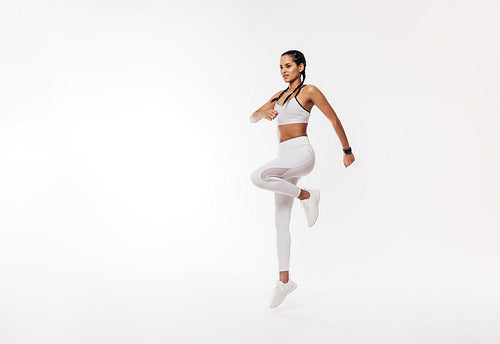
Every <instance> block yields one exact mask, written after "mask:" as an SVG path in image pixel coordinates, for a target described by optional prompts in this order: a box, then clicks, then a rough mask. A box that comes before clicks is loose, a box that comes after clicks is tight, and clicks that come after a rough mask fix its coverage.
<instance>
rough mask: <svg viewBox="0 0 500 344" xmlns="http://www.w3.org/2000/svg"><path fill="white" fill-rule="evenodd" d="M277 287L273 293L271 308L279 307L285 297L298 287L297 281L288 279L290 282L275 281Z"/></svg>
mask: <svg viewBox="0 0 500 344" xmlns="http://www.w3.org/2000/svg"><path fill="white" fill-rule="evenodd" d="M273 282H274V284H275V287H274V289H273V292H272V293H271V297H270V302H269V308H276V307H278V306H279V305H280V304H281V303H282V302H283V300H284V299H285V297H286V296H287V295H288V294H290V293H291V292H292V291H294V290H295V288H297V283H295V282H294V281H292V280H291V279H288V283H283V282H281V281H273Z"/></svg>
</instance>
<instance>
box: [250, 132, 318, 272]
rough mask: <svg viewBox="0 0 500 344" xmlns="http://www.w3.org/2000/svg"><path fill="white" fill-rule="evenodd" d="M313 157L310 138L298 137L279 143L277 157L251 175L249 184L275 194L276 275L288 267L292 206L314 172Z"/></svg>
mask: <svg viewBox="0 0 500 344" xmlns="http://www.w3.org/2000/svg"><path fill="white" fill-rule="evenodd" d="M314 163H315V153H314V150H313V148H312V146H311V144H310V143H309V137H307V136H298V137H294V138H293V139H289V140H286V141H283V142H280V144H279V146H278V157H277V158H276V159H274V160H271V161H269V162H268V163H266V164H264V165H262V166H261V167H259V168H258V169H256V170H255V171H253V172H252V175H251V180H252V182H253V183H254V184H255V185H256V186H258V187H259V188H262V189H266V190H270V191H274V205H275V225H276V243H277V248H278V265H279V271H288V270H289V266H290V241H291V238H290V228H289V227H290V217H291V214H292V205H293V201H294V199H295V198H296V197H298V196H299V195H300V191H301V188H300V187H298V186H297V182H298V181H299V179H300V177H303V176H305V175H307V174H309V173H311V171H312V170H313V168H314Z"/></svg>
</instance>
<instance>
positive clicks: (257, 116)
mask: <svg viewBox="0 0 500 344" xmlns="http://www.w3.org/2000/svg"><path fill="white" fill-rule="evenodd" d="M280 92H281V91H279V92H276V93H275V94H274V96H272V97H271V98H270V99H269V101H268V102H267V103H265V104H264V105H262V106H261V107H260V108H258V109H257V111H255V112H254V113H253V114H252V115H251V116H250V123H257V122H258V121H260V120H261V119H262V118H264V114H265V112H266V111H269V110H272V109H274V104H275V103H276V101H274V102H272V101H271V100H273V99H274V98H276V97H277V96H278V95H279V94H280Z"/></svg>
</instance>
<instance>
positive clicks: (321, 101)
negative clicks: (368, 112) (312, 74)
mask: <svg viewBox="0 0 500 344" xmlns="http://www.w3.org/2000/svg"><path fill="white" fill-rule="evenodd" d="M307 92H308V97H309V98H310V99H311V101H312V102H313V104H314V105H316V106H317V107H318V109H320V111H321V112H322V113H323V114H324V115H325V116H326V118H328V119H329V120H330V122H332V125H333V129H334V130H335V132H336V133H337V136H338V137H339V139H340V142H341V144H342V148H343V149H347V148H349V141H348V140H347V136H346V134H345V131H344V127H342V123H340V119H339V118H338V117H337V114H336V113H335V111H334V110H333V108H332V107H331V105H330V103H328V100H326V97H325V96H324V95H323V93H322V92H321V91H320V90H319V89H318V88H317V87H316V86H314V85H311V84H309V87H308V88H307Z"/></svg>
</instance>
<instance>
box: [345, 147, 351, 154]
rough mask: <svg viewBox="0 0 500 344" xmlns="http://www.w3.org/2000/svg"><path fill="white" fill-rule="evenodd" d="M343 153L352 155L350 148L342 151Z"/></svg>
mask: <svg viewBox="0 0 500 344" xmlns="http://www.w3.org/2000/svg"><path fill="white" fill-rule="evenodd" d="M344 153H345V154H351V153H352V149H351V147H349V148H346V149H344Z"/></svg>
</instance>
